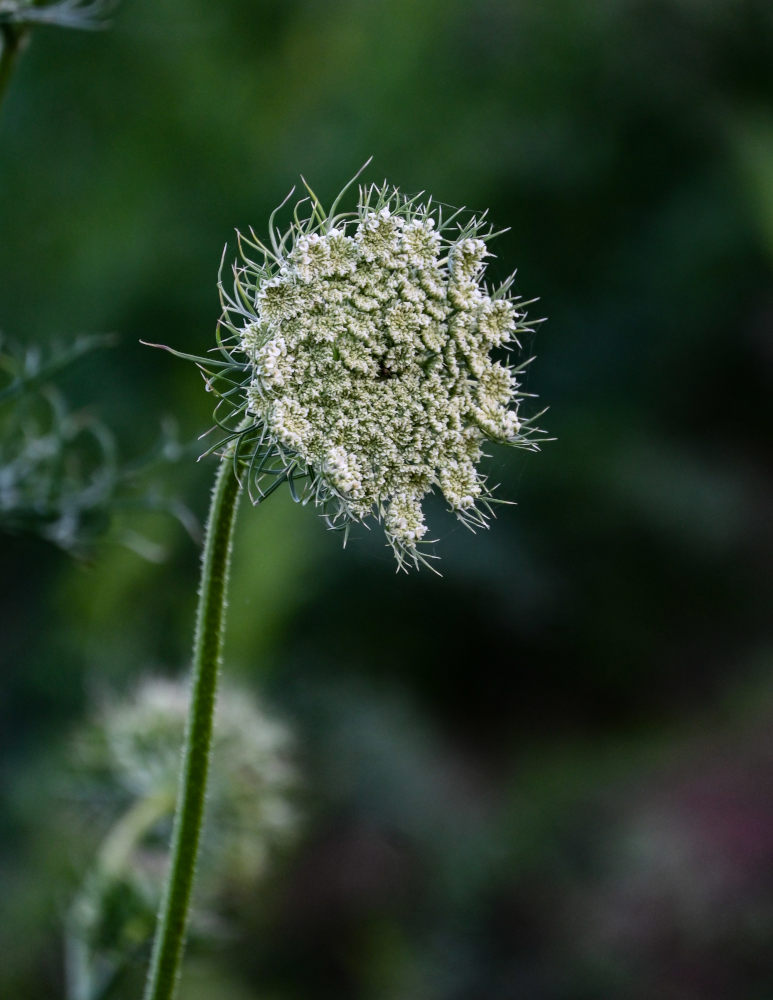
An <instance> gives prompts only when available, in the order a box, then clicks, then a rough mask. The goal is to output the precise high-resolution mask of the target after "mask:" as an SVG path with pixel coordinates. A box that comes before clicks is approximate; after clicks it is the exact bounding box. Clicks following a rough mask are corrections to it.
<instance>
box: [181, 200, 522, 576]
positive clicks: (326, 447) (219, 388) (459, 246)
mask: <svg viewBox="0 0 773 1000" xmlns="http://www.w3.org/2000/svg"><path fill="white" fill-rule="evenodd" d="M350 183H351V182H350ZM308 190H309V197H308V198H306V199H304V200H303V201H302V202H300V203H299V204H298V205H297V206H296V207H295V210H294V213H293V222H292V223H291V224H290V226H289V228H288V229H287V231H286V232H285V233H284V234H283V235H282V234H280V233H279V232H278V230H277V229H276V227H275V225H274V218H275V216H276V212H275V213H274V215H273V216H272V218H271V221H270V223H269V240H268V242H266V243H264V242H263V241H261V240H260V239H259V238H258V237H257V236H256V234H255V233H254V232H253V231H252V230H251V231H250V235H249V237H246V236H242V235H240V236H239V250H240V260H238V261H237V262H236V263H234V265H233V291H232V292H229V291H227V290H226V289H225V287H224V286H223V283H222V281H221V286H220V287H221V296H222V301H223V316H222V318H221V323H220V333H219V338H220V348H221V352H222V356H223V358H224V359H225V360H222V361H219V362H215V363H214V365H213V363H212V362H211V361H208V362H205V361H203V359H197V360H199V361H200V363H201V367H202V368H204V369H205V371H206V372H207V373H208V378H209V384H210V387H211V388H213V389H214V390H215V391H216V393H217V394H218V395H219V397H220V403H219V408H218V414H217V415H218V420H219V422H221V423H222V424H223V426H225V427H226V428H227V429H229V431H230V432H231V434H230V437H232V438H236V439H237V442H238V443H237V447H236V455H237V465H239V464H242V465H243V466H247V468H248V481H249V483H250V490H251V496H252V498H253V501H254V502H258V501H259V500H261V499H263V498H264V497H265V496H267V495H268V493H270V492H271V491H272V490H273V489H274V488H276V486H278V485H279V484H280V483H281V482H285V481H286V482H288V483H289V485H290V489H291V490H292V492H293V496H294V497H295V498H296V499H298V500H301V501H303V502H308V501H313V502H314V503H315V504H316V505H318V506H319V507H320V508H321V510H322V512H323V514H324V516H325V517H326V519H327V521H328V524H329V525H330V526H331V527H340V528H343V529H344V530H345V531H348V528H349V526H350V525H351V524H352V523H353V522H360V521H365V520H367V519H368V518H371V517H375V518H376V519H377V520H378V521H379V522H380V523H381V524H382V525H383V527H384V531H385V533H386V537H387V540H388V542H389V543H390V544H391V546H392V548H393V550H394V553H395V555H396V557H397V562H398V568H402V567H405V566H406V565H407V564H409V563H410V564H414V565H418V563H419V562H425V563H426V559H427V553H426V551H425V549H423V548H421V546H426V544H427V542H428V539H427V538H426V534H427V525H426V523H425V519H424V511H423V500H424V498H425V497H426V496H427V494H429V493H430V492H431V491H432V490H433V489H437V490H439V492H440V493H441V494H442V495H443V497H444V498H445V500H446V502H447V503H448V506H449V508H450V510H451V511H452V512H453V513H455V514H456V516H457V517H458V518H459V519H460V520H461V521H462V522H463V523H464V524H466V525H467V526H468V527H471V528H474V527H476V526H477V527H484V526H485V525H486V522H487V518H488V517H489V516H490V514H491V513H492V509H491V504H492V502H493V498H492V495H491V490H490V489H489V487H488V486H487V481H486V477H485V475H483V474H482V473H481V471H480V470H479V468H478V465H479V463H480V461H481V458H482V457H483V454H484V453H483V448H484V445H485V443H486V442H488V441H491V442H495V443H499V444H504V445H510V446H513V447H519V448H528V449H531V450H535V449H536V448H537V443H536V440H535V435H538V434H539V433H540V432H539V431H538V430H537V429H536V428H535V427H534V426H533V424H532V422H531V421H530V420H524V419H523V418H522V417H521V415H520V411H519V401H520V398H521V396H522V393H521V392H520V391H519V384H518V374H519V372H520V371H522V369H523V367H524V366H523V365H522V366H520V367H513V366H512V365H511V364H510V363H509V360H508V352H510V351H511V350H512V349H513V348H516V347H519V346H520V345H519V344H518V340H517V336H518V334H519V333H520V332H524V331H528V330H529V327H527V326H526V313H525V310H524V306H525V305H527V304H528V303H523V302H521V300H520V299H519V298H518V297H514V296H512V295H511V294H510V289H511V286H512V281H513V278H512V276H511V277H510V278H508V279H507V280H506V281H505V282H504V283H503V284H501V285H499V286H498V287H497V288H493V289H492V288H491V287H489V286H488V285H487V284H486V282H485V280H484V279H485V272H486V266H487V263H488V260H489V259H490V257H491V256H492V254H491V252H490V250H489V242H490V241H491V239H492V238H493V237H494V236H495V235H497V234H495V233H494V232H493V231H492V230H491V228H490V227H488V226H487V225H486V222H485V214H484V216H480V217H475V216H469V215H467V214H465V213H464V211H463V210H459V211H454V212H451V213H450V214H449V213H448V212H446V211H445V210H444V209H443V208H442V207H441V206H438V205H435V204H433V202H432V201H431V199H427V200H425V201H423V200H422V196H417V197H413V198H409V197H406V196H404V195H403V194H401V193H400V191H399V190H398V189H397V188H390V187H388V186H386V185H384V186H380V187H379V186H370V187H367V188H360V192H359V199H358V203H357V207H356V210H354V211H351V212H340V213H339V212H338V211H337V209H338V204H339V202H340V199H341V195H343V193H344V192H342V193H341V195H339V196H338V198H337V199H336V201H335V203H334V205H333V207H332V208H331V210H330V211H329V212H325V211H324V209H323V208H322V206H321V204H320V202H319V201H318V199H317V198H316V196H315V195H314V194H313V192H311V189H308ZM344 190H346V189H344ZM291 193H292V192H291ZM288 197H289V196H288ZM281 207H282V206H280V208H281ZM492 352H497V354H496V356H493V355H492Z"/></svg>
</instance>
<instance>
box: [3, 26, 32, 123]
mask: <svg viewBox="0 0 773 1000" xmlns="http://www.w3.org/2000/svg"><path fill="white" fill-rule="evenodd" d="M27 30H28V29H27V28H26V26H24V25H18V24H0V106H2V103H3V98H4V97H5V93H6V91H7V89H8V84H9V82H10V80H11V76H12V75H13V70H14V67H15V65H16V61H17V59H18V58H19V55H20V53H21V51H22V49H23V48H24V44H25V41H26V38H27Z"/></svg>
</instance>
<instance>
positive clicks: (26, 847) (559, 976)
mask: <svg viewBox="0 0 773 1000" xmlns="http://www.w3.org/2000/svg"><path fill="white" fill-rule="evenodd" d="M371 154H372V155H373V156H374V157H375V159H374V163H373V165H372V167H371V168H370V170H369V178H370V179H372V180H380V179H382V178H383V177H387V178H389V180H390V181H391V182H393V183H395V184H398V185H400V187H401V188H402V189H403V190H406V191H417V190H422V189H424V190H427V191H430V192H432V193H433V195H434V196H435V197H436V198H438V199H440V200H443V201H446V202H449V203H452V204H465V205H468V206H470V207H471V208H473V209H482V208H485V207H488V208H489V209H490V211H491V218H492V219H493V220H494V221H495V222H496V223H497V224H498V225H503V226H510V230H509V232H508V233H507V234H506V235H504V236H502V237H501V239H500V240H499V242H498V249H499V255H500V261H499V262H498V263H496V264H495V265H494V269H495V273H496V269H497V268H499V272H498V273H499V274H500V276H504V274H506V273H507V272H508V271H509V270H511V269H512V267H514V266H517V267H518V269H519V270H518V281H517V290H518V291H519V292H520V293H521V294H523V295H524V296H526V297H527V298H531V297H533V296H539V297H540V302H539V303H538V305H537V306H536V307H535V310H533V311H532V315H534V316H535V317H537V316H542V315H546V316H548V317H549V321H548V322H547V323H546V324H544V325H541V326H540V327H539V329H538V333H537V334H536V335H535V337H534V339H533V341H532V342H531V343H529V344H527V345H526V349H527V351H528V353H529V354H531V353H536V354H537V355H538V359H537V361H536V362H535V363H534V365H533V367H532V370H531V372H530V375H529V378H528V385H527V388H528V389H529V391H532V392H534V393H537V394H538V395H539V397H540V402H541V403H544V404H549V406H550V410H549V412H548V414H547V415H546V416H545V418H544V420H543V424H544V426H546V427H547V428H548V430H549V431H550V433H551V434H552V435H554V436H555V438H556V440H555V441H554V442H552V443H550V444H547V445H545V446H544V448H543V451H542V453H541V454H540V455H537V456H531V455H524V454H518V453H510V452H507V451H505V450H502V451H498V452H497V453H496V454H495V455H494V457H493V458H492V459H491V462H490V473H491V475H492V477H493V478H494V480H495V481H501V483H502V488H501V495H502V496H506V497H512V498H516V499H517V501H518V505H517V506H516V507H503V508H501V511H500V513H499V517H498V519H497V521H496V522H495V524H494V525H493V527H492V529H491V531H489V532H487V533H483V534H479V535H477V536H472V535H471V534H469V533H468V532H467V531H466V530H465V529H463V528H461V527H459V526H458V525H457V524H456V523H454V522H452V521H449V520H446V519H444V515H443V513H442V511H440V509H439V508H438V510H437V512H436V519H435V522H434V523H435V526H436V529H437V531H436V533H437V534H438V536H439V537H440V539H441V542H440V551H441V553H442V571H443V577H442V579H437V578H435V577H433V576H432V575H430V574H428V573H420V574H414V575H411V576H409V577H404V576H396V575H395V573H394V565H393V562H392V558H391V555H390V552H389V550H388V549H386V548H385V546H384V544H383V537H382V538H380V537H379V536H378V532H375V531H374V532H370V533H369V532H367V531H364V530H363V531H360V532H357V533H355V537H354V538H353V539H352V540H351V542H350V544H349V546H348V548H347V549H346V551H343V550H342V549H341V546H340V539H339V538H338V537H337V536H335V535H333V534H331V533H328V532H326V531H325V530H324V528H323V526H322V524H321V523H320V521H319V519H318V518H317V516H316V515H315V513H314V512H313V511H312V510H309V509H301V508H298V507H296V506H294V505H293V504H292V503H291V502H290V499H289V497H288V496H286V495H284V494H282V493H280V494H275V495H274V497H273V498H272V500H271V501H270V502H269V503H267V504H266V506H265V507H262V508H260V509H259V510H257V511H252V510H250V509H249V507H248V506H246V505H245V507H244V508H243V510H242V514H241V518H240V524H239V528H238V538H237V543H236V555H235V567H234V577H233V581H232V600H231V619H230V631H229V635H228V641H227V654H226V661H227V662H226V671H227V672H228V673H230V674H231V675H232V676H233V677H235V678H238V679H239V681H240V682H241V683H245V684H247V685H249V686H251V687H253V688H254V689H255V690H257V691H259V692H261V694H262V696H263V697H264V699H265V700H266V701H267V702H268V703H269V704H270V705H271V706H272V707H273V708H274V710H275V711H277V712H278V713H279V714H280V715H281V717H282V718H284V719H285V721H287V722H289V723H290V724H291V725H292V726H293V727H294V728H295V730H296V733H297V738H298V742H299V756H300V761H301V766H302V768H303V770H304V773H305V780H306V793H305V802H304V813H305V816H306V821H305V825H304V830H303V834H302V836H301V838H300V841H299V843H298V844H297V845H296V846H295V847H294V849H293V850H292V851H289V852H287V854H286V855H285V856H284V857H283V858H282V859H281V862H279V863H278V864H277V867H276V870H275V871H274V872H273V873H272V876H271V878H270V879H269V880H268V882H267V883H265V884H263V885H261V886H259V887H256V888H255V889H254V891H252V890H250V891H246V892H244V893H243V894H242V895H241V896H240V898H239V899H238V900H234V905H233V914H232V918H233V919H232V922H231V928H230V931H229V933H228V934H224V935H222V936H221V937H220V938H219V939H218V941H217V943H216V944H215V945H210V946H209V948H208V949H206V950H201V951H200V952H198V951H197V949H195V948H194V949H193V950H192V952H191V956H190V961H189V964H188V970H189V971H188V980H187V985H186V989H185V996H186V997H190V998H198V997H200V996H201V997H203V996H216V997H218V998H219V1000H244V998H255V1000H268V998H270V1000H295V998H306V997H315V998H317V1000H327V998H330V1000H332V998H335V1000H398V998H399V1000H408V998H415V1000H481V998H486V1000H516V998H517V1000H595V998H625V1000H628V998H631V1000H650V998H652V997H654V996H657V997H662V998H664V1000H714V998H717V1000H719V998H726V997H729V996H732V997H737V998H744V1000H745V998H749V1000H765V998H769V997H773V948H771V941H772V940H773V702H772V701H771V698H772V697H773V634H772V632H773V630H772V629H771V620H772V619H771V587H770V576H771V565H772V564H773V558H772V557H773V520H772V518H771V498H770V493H771V491H770V487H771V471H772V470H771V448H770V445H771V409H770V399H771V376H772V374H773V282H772V281H771V277H772V272H773V8H771V6H770V4H769V2H768V0H605V2H603V3H595V4H594V3H586V2H584V0H550V2H538V0H480V2H477V3H475V4H470V3H467V2H464V0H442V2H441V0H423V2H422V3H414V2H413V0H367V2H365V0H361V2H357V0H324V2H321V0H281V2H280V0H221V2H220V3H217V4H213V3H210V2H204V0H167V2H165V3H163V4H158V3H151V2H150V0H126V2H125V3H123V4H122V6H121V7H120V9H119V11H118V13H117V15H116V16H115V18H114V23H113V25H112V27H111V29H110V30H109V31H107V32H104V33H99V34H86V33H80V34H79V33H76V32H64V31H58V30H54V29H38V30H36V32H35V33H34V37H33V39H32V44H31V45H30V47H29V50H28V51H27V52H26V53H25V55H24V58H23V59H22V61H21V62H20V64H19V67H18V71H17V73H16V75H15V77H14V80H13V82H12V87H11V90H10V92H9V95H8V99H7V101H6V104H5V106H4V108H3V114H2V120H1V121H0V327H2V330H3V331H4V333H5V334H6V335H7V336H8V337H9V338H12V339H14V340H16V341H18V342H21V343H26V344H34V343H41V342H48V341H50V340H51V339H52V338H60V339H62V338H65V339H66V338H67V337H69V336H71V335H73V334H75V333H79V332H84V331H95V332H96V331H112V332H115V333H117V334H118V337H119V339H118V345H117V346H116V347H114V348H112V349H110V350H105V351H101V352H98V353H96V354H93V355H90V356H89V357H88V358H86V359H84V360H83V361H81V362H80V363H79V364H78V366H76V367H75V368H73V369H72V371H71V372H70V374H69V375H68V380H67V383H66V389H67V392H68V394H69V398H70V399H71V401H72V402H73V405H76V406H78V407H84V408H87V409H88V411H89V412H92V413H98V414H99V415H100V416H101V418H102V419H104V420H105V422H106V423H108V424H109V425H110V426H111V427H112V429H113V430H114V432H115V434H116V436H117V438H118V440H119V443H120V447H121V449H122V453H123V454H125V455H127V456H130V457H131V456H135V455H138V454H141V453H143V451H144V450H145V449H147V448H149V447H150V446H151V445H152V443H153V441H154V439H155V438H156V436H157V434H158V428H159V426H160V424H161V422H162V420H163V419H164V418H166V417H169V416H173V417H174V418H175V419H176V421H177V423H178V426H179V433H180V437H181V439H182V440H183V441H186V442H187V441H193V440H194V439H195V437H196V436H197V435H198V434H199V433H201V432H202V431H203V430H204V429H206V428H207V426H208V425H209V418H210V410H209V403H210V399H209V397H207V396H206V395H205V393H204V392H203V391H202V385H201V381H200V379H199V377H198V375H197V373H196V371H195V369H194V368H193V367H192V366H190V365H187V364H185V363H184V362H182V361H178V360H175V359H174V358H172V357H171V356H169V355H166V354H162V353H161V352H154V351H153V350H151V349H149V348H146V347H142V346H141V345H140V344H139V340H140V338H142V339H145V340H150V341H156V342H162V343H166V344H170V345H172V346H174V347H177V348H179V349H182V350H187V351H191V352H193V353H202V352H204V351H205V350H206V349H207V348H208V346H209V345H210V344H211V342H212V336H213V330H214V324H215V320H216V318H217V313H218V303H217V295H216V289H215V281H216V273H217V267H218V264H219V260H220V255H221V252H222V248H223V245H224V243H226V242H227V241H231V243H232V241H233V229H234V227H239V228H246V227H248V226H249V225H254V226H255V227H256V228H257V229H258V230H260V229H261V227H262V226H263V225H264V224H265V221H266V220H267V216H268V213H269V211H270V210H271V208H272V207H273V206H274V205H275V204H276V203H277V202H279V201H280V200H281V199H282V198H283V197H284V195H285V193H286V192H287V190H288V189H289V187H290V186H291V184H293V183H295V181H296V180H297V176H298V174H299V173H303V174H304V175H305V176H306V177H307V178H308V179H309V181H310V183H311V184H312V186H313V187H314V188H315V190H316V191H317V193H318V194H319V195H320V197H321V198H322V199H323V201H324V200H329V198H330V197H331V196H332V195H333V194H334V193H335V192H336V191H337V190H338V188H339V187H340V186H341V184H342V182H343V181H344V180H346V179H347V178H348V177H349V176H351V174H352V173H354V171H355V170H356V169H357V168H358V167H359V166H360V165H361V164H362V163H363V162H364V161H365V160H366V159H367V157H368V156H370V155H371ZM535 405H536V404H535ZM195 448H196V446H195V445H193V446H192V450H191V452H190V454H191V455H192V456H195V454H196V450H195ZM212 473H213V465H212V461H211V460H210V461H205V462H200V463H198V464H197V463H196V462H195V461H193V458H190V459H188V460H185V461H180V462H178V463H177V464H175V465H171V466H167V467H164V468H162V469H160V470H159V472H158V475H159V477H161V478H163V479H164V485H165V488H167V489H170V490H172V491H173V492H175V493H176V494H177V495H178V496H179V497H180V498H181V499H182V500H184V502H185V503H186V504H187V505H188V506H189V507H190V508H191V509H192V510H193V511H194V512H195V513H196V514H197V516H198V517H200V518H201V517H203V515H204V513H205V510H206V502H207V496H208V489H209V482H210V480H211V477H212ZM129 531H130V532H138V533H144V534H145V535H147V536H148V537H149V538H151V539H152V540H153V541H154V543H155V544H157V545H160V546H163V548H164V550H165V553H166V559H165V561H163V562H161V563H157V562H148V561H147V560H143V559H142V558H140V557H139V556H138V555H137V554H136V553H135V552H133V551H130V550H129V549H127V548H126V547H125V546H123V545H120V544H118V540H119V537H120V536H121V535H122V534H123V535H124V536H125V534H126V532H129ZM0 546H1V548H0V560H1V562H0V566H1V569H0V592H1V594H2V608H1V609H0V615H2V621H1V622H0V658H2V688H3V694H2V703H1V704H0V738H1V739H2V765H1V766H2V784H3V800H2V814H1V816H0V849H1V851H2V860H1V861H0V909H2V919H0V954H2V956H3V959H2V962H0V994H2V995H3V996H9V997H10V996H15V997H24V998H30V1000H33V998H38V997H41V998H42V997H46V998H48V997H51V996H56V995H61V977H62V972H61V965H62V960H61V934H60V923H61V915H62V912H63V909H64V908H65V907H66V905H67V900H68V898H69V896H70V894H71V893H72V891H73V887H74V886H75V885H76V884H77V882H78V879H79V877H80V873H79V866H81V865H82V864H84V863H85V859H86V857H87V855H88V851H89V850H90V849H91V848H93V845H94V844H96V843H97V842H98V837H99V831H98V830H94V831H91V837H92V840H91V841H89V833H86V834H84V832H83V830H82V829H80V828H79V827H78V824H77V823H75V822H74V821H73V819H72V816H73V810H72V807H71V804H70V805H69V806H68V805H67V803H65V802H64V799H65V798H66V796H65V795H64V794H63V791H62V789H63V787H64V785H63V779H62V777H61V776H62V774H63V773H64V770H65V768H66V765H65V761H66V758H67V754H68V746H69V742H70V740H71V736H72V733H73V731H74V730H75V729H76V728H77V727H78V725H79V723H80V722H81V720H83V719H84V718H85V717H86V716H88V714H89V712H90V710H91V709H90V706H91V705H92V704H93V699H94V697H95V693H96V694H98V693H99V692H100V691H103V690H105V689H110V690H115V691H119V692H120V691H122V690H129V689H130V688H131V686H132V684H133V683H134V682H135V681H136V680H137V679H138V678H139V677H141V676H144V675H146V674H147V673H149V672H156V673H166V674H179V673H180V672H181V671H183V670H184V669H185V666H186V661H187V657H188V655H189V643H190V638H189V635H190V629H191V622H192V615H193V608H194V600H195V587H196V574H197V559H198V552H197V548H196V546H195V545H194V544H193V542H192V541H191V539H190V538H189V537H188V536H187V535H186V533H185V532H184V531H183V530H182V529H181V528H180V526H179V524H177V523H176V522H175V521H174V520H173V519H164V518H159V517H155V516H154V517H151V516H149V515H142V514H140V513H139V512H131V511H127V512H123V513H121V514H119V515H116V519H115V522H114V529H113V534H112V535H111V536H109V537H108V538H107V539H106V540H105V541H104V542H103V543H102V544H101V545H100V546H98V548H97V550H96V552H95V554H94V555H93V557H92V558H91V559H90V560H89V561H88V562H86V563H74V562H73V561H72V560H71V559H70V558H69V557H68V556H66V555H65V554H63V553H61V552H59V551H58V550H57V549H55V548H53V547H51V546H48V545H46V544H45V543H44V542H41V541H40V540H36V539H32V538H27V537H23V536H19V537H4V538H2V541H0ZM65 784H66V783H65ZM77 831H79V832H77ZM76 832H77V835H76Z"/></svg>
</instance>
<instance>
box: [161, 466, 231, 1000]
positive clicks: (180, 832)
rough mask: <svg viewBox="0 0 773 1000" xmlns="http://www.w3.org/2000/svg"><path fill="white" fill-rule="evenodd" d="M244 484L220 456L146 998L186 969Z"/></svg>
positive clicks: (165, 993)
mask: <svg viewBox="0 0 773 1000" xmlns="http://www.w3.org/2000/svg"><path fill="white" fill-rule="evenodd" d="M240 493H241V485H240V483H239V481H238V479H237V478H236V475H235V473H234V468H233V462H232V458H231V455H230V453H226V455H225V457H224V458H223V459H222V460H221V462H220V467H219V469H218V473H217V478H216V479H215V486H214V489H213V491H212V504H211V506H210V510H209V520H208V522H207V534H206V538H205V541H204V553H203V556H202V561H201V585H200V588H199V604H198V611H197V617H196V636H195V640H194V647H193V692H192V696H191V703H190V708H189V710H188V726H187V730H186V734H185V747H184V749H183V765H182V773H181V776H180V792H179V796H178V802H177V810H176V812H175V820H174V828H173V830H172V847H171V852H172V857H171V863H170V870H169V876H168V879H167V884H166V889H165V892H164V899H163V902H162V904H161V911H160V913H159V918H158V924H157V926H156V936H155V940H154V942H153V955H152V957H151V962H150V969H149V971H148V979H147V984H146V988H145V1000H172V997H173V996H174V993H175V990H176V987H177V981H178V979H179V975H180V964H181V961H182V954H183V947H184V944H185V931H186V926H187V922H188V910H189V906H190V898H191V889H192V886H193V876H194V871H195V867H196V858H197V855H198V848H199V837H200V833H201V825H202V819H203V815H204V798H205V794H206V787H207V775H208V772H209V758H210V747H211V743H212V725H213V716H214V710H215V694H216V690H217V678H218V671H219V668H220V660H221V654H222V648H223V632H224V624H225V608H226V587H227V583H228V571H229V567H230V561H231V545H232V539H233V528H234V524H235V521H236V510H237V507H238V503H239V496H240Z"/></svg>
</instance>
